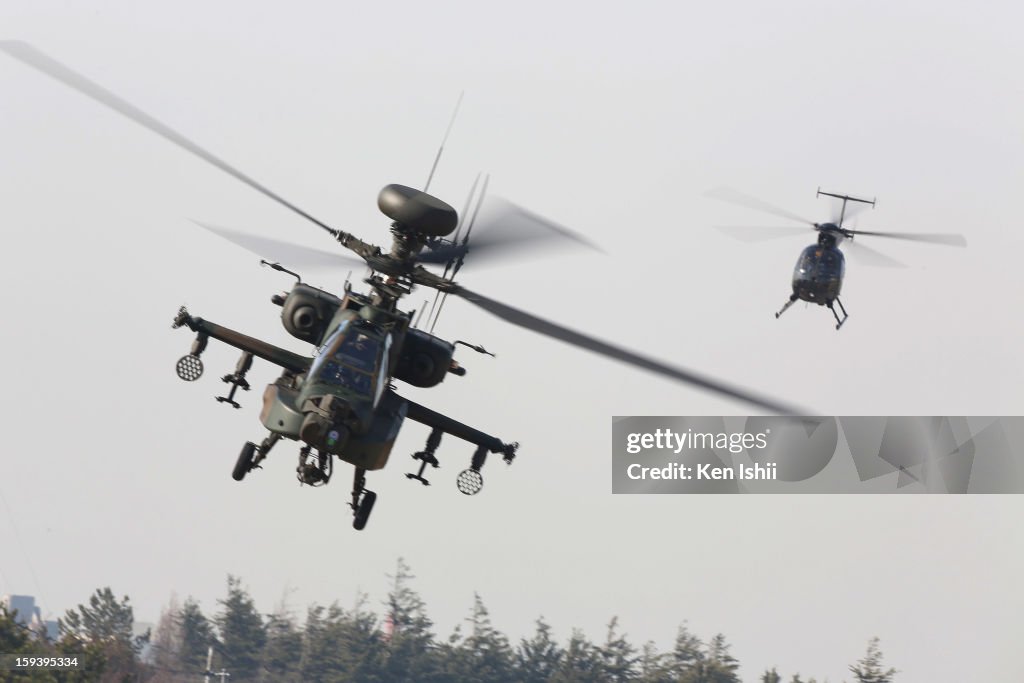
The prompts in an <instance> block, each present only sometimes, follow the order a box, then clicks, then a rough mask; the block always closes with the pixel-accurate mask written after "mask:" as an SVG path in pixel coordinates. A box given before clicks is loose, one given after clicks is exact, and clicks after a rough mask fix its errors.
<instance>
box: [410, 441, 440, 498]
mask: <svg viewBox="0 0 1024 683" xmlns="http://www.w3.org/2000/svg"><path fill="white" fill-rule="evenodd" d="M442 434H444V430H443V429H441V428H439V427H435V428H434V429H432V430H431V431H430V436H428V437H427V446H426V450H422V451H419V452H418V453H413V456H412V459H413V460H422V461H423V463H422V464H421V465H420V471H419V472H417V473H416V474H413V473H412V472H408V473H406V475H405V476H406V477H408V478H409V479H415V480H416V481H418V482H420V483H421V484H423V485H424V486H430V482H429V481H427V479H426V477H424V476H423V470H425V469H427V465H431V466H433V467H440V466H441V463H439V462H438V461H437V458H436V457H434V452H435V451H437V447H438V446H439V445H441V435H442Z"/></svg>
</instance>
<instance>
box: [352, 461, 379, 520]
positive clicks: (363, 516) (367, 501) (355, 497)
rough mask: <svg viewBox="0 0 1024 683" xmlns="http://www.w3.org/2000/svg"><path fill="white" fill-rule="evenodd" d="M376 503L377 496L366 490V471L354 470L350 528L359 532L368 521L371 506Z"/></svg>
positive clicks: (358, 468) (371, 509) (359, 468)
mask: <svg viewBox="0 0 1024 683" xmlns="http://www.w3.org/2000/svg"><path fill="white" fill-rule="evenodd" d="M376 502H377V494H376V493H374V492H373V491H368V490H366V470H365V469H363V468H362V467H357V468H356V473H355V477H354V479H353V482H352V502H351V503H349V507H351V508H352V516H353V519H352V527H353V528H355V529H356V530H357V531H361V530H362V529H363V528H364V527H365V526H366V522H367V521H368V520H369V519H370V512H372V511H373V504H374V503H376Z"/></svg>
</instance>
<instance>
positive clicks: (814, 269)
mask: <svg viewBox="0 0 1024 683" xmlns="http://www.w3.org/2000/svg"><path fill="white" fill-rule="evenodd" d="M845 270H846V260H845V259H844V258H843V253H842V252H841V251H839V250H838V249H836V248H834V247H823V246H821V245H818V244H814V245H811V246H809V247H807V248H806V249H804V250H803V252H802V253H801V254H800V258H799V259H798V260H797V263H796V268H795V269H794V272H793V279H794V280H832V279H842V277H843V273H844V271H845Z"/></svg>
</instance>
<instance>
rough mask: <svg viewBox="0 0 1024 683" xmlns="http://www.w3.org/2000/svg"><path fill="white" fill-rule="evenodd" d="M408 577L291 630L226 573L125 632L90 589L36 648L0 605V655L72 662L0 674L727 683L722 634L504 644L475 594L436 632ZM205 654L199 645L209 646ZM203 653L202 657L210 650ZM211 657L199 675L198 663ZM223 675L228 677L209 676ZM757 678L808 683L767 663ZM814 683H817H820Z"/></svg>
mask: <svg viewBox="0 0 1024 683" xmlns="http://www.w3.org/2000/svg"><path fill="white" fill-rule="evenodd" d="M414 578H415V577H414V576H413V575H412V573H411V572H410V569H409V567H408V565H406V564H405V562H404V561H402V560H401V559H399V560H398V563H397V568H396V571H395V573H394V574H393V575H389V579H390V590H389V592H388V595H387V600H386V602H385V604H384V609H383V613H382V614H378V613H376V612H375V611H374V610H372V609H370V607H369V604H368V602H369V601H368V598H367V596H365V595H360V596H358V598H357V600H356V601H355V604H354V605H353V606H352V607H351V608H343V607H341V606H339V605H338V603H336V602H335V603H333V604H331V605H329V606H323V605H312V606H310V607H309V608H307V610H306V615H305V620H304V623H301V624H300V623H299V620H298V619H296V618H295V617H294V616H293V615H292V614H290V613H289V612H288V611H287V610H286V608H284V607H283V606H282V607H281V608H279V609H278V610H277V611H275V612H274V613H272V614H267V615H264V614H261V613H260V612H259V611H258V610H257V609H256V606H255V603H254V602H253V600H252V597H251V596H250V595H249V594H248V592H247V591H246V590H245V589H244V588H243V587H242V584H241V581H240V580H239V579H238V578H237V577H234V576H228V580H227V595H226V597H225V598H224V599H222V600H218V606H219V609H218V611H217V612H216V613H215V614H213V615H210V616H208V615H206V614H204V612H203V611H202V609H201V608H200V606H199V603H198V602H197V601H196V600H194V599H193V598H191V597H189V598H186V599H185V600H184V602H179V601H178V600H177V599H176V598H172V599H171V602H170V604H169V605H168V606H167V607H166V608H165V609H164V611H163V613H162V614H161V617H160V620H159V623H158V624H157V625H156V627H155V628H154V629H152V631H151V632H150V633H147V634H144V635H142V636H135V635H133V631H132V628H133V623H134V614H133V610H132V607H131V603H130V601H129V599H128V597H127V596H125V597H123V598H121V599H120V600H118V599H117V598H116V596H115V595H114V593H113V592H112V591H111V590H110V588H102V589H99V590H97V591H96V592H95V593H94V594H93V595H92V596H91V597H90V598H89V601H88V603H85V604H81V605H78V607H76V608H75V609H72V610H68V611H67V612H66V613H65V615H64V617H63V618H61V619H60V620H59V632H60V637H59V639H58V640H57V641H56V642H49V641H47V640H46V639H45V637H40V636H39V635H37V634H33V633H32V632H31V631H30V630H29V629H28V628H27V627H25V626H23V625H22V624H21V623H19V622H18V621H17V620H16V618H15V615H12V614H8V613H6V612H5V611H3V610H0V653H9V654H18V655H23V656H37V657H38V656H47V657H76V658H77V659H78V668H76V669H73V670H64V671H52V670H46V671H43V670H39V671H19V672H3V671H0V680H8V679H7V678H3V677H4V676H10V677H11V678H10V679H9V680H11V681H32V682H34V683H51V682H52V683H80V682H81V683H94V682H98V683H129V682H132V683H139V682H146V683H192V682H194V681H202V680H204V677H205V676H210V678H209V679H208V680H210V681H223V680H227V681H230V683H271V682H273V683H402V682H406V681H408V682H410V683H412V682H415V683H420V682H424V683H624V682H627V681H628V682H630V683H740V680H741V679H740V678H739V675H738V673H737V672H738V670H739V666H740V664H739V661H738V660H737V659H736V658H735V657H733V655H732V654H731V653H730V646H729V643H728V642H727V640H726V637H725V636H724V635H723V634H716V635H714V636H712V637H711V638H709V639H707V640H702V639H701V638H699V637H698V636H697V635H695V634H694V633H692V632H691V631H690V629H689V627H688V626H687V625H686V624H685V623H683V624H682V625H680V626H679V628H678V631H677V633H676V638H675V641H674V644H673V647H672V648H671V650H668V651H660V650H659V649H658V648H657V647H656V646H655V644H654V643H653V642H647V643H645V644H643V645H642V646H639V647H638V646H637V645H634V644H633V643H631V642H630V641H629V640H628V639H627V638H626V635H625V634H624V633H622V631H621V630H620V628H619V624H618V620H617V619H616V618H612V619H611V621H610V622H609V623H608V625H607V628H606V631H605V636H604V639H603V641H599V642H592V641H591V640H590V639H588V638H587V637H586V636H585V635H584V633H583V632H582V631H581V630H579V629H574V630H573V631H572V634H571V635H570V637H569V638H568V640H567V641H565V642H564V643H560V642H559V641H558V640H557V639H556V638H555V637H554V635H553V634H552V630H551V627H550V626H549V625H548V624H547V623H546V622H545V621H544V619H543V618H538V619H537V621H536V627H535V630H534V632H533V634H532V635H530V636H529V637H526V638H522V639H520V640H519V642H518V643H515V644H513V643H512V642H511V641H510V639H509V638H508V637H507V636H506V635H505V634H503V633H501V632H500V631H499V630H498V629H496V628H495V627H494V626H493V625H492V624H491V619H490V616H489V614H488V612H487V608H486V607H485V606H484V602H483V600H482V599H481V598H480V596H479V595H475V594H474V598H473V604H472V606H471V608H470V611H469V616H468V617H467V618H466V619H465V622H464V625H460V626H458V627H456V628H455V630H454V631H453V632H452V633H451V635H449V636H448V637H447V638H440V637H438V636H437V635H436V634H435V633H434V630H433V622H432V621H431V620H430V618H429V617H428V616H427V610H426V605H425V604H424V602H423V600H422V599H421V598H420V596H419V595H418V594H417V593H416V591H415V590H414V589H413V588H412V580H413V579H414ZM211 649H212V650H211ZM211 651H212V659H211V658H210V654H211ZM208 662H209V663H210V667H209V669H207V663H208ZM849 670H850V673H851V675H852V679H851V683H893V681H894V676H895V674H896V671H895V670H894V669H891V668H888V669H887V668H885V667H884V666H883V664H882V652H881V648H880V645H879V642H878V639H877V638H875V639H872V640H871V641H870V642H869V643H868V647H867V652H866V653H865V654H864V656H863V657H861V659H860V660H858V661H857V662H856V663H855V664H853V665H851V666H850V667H849ZM221 672H224V673H226V674H230V677H226V676H225V677H223V678H222V677H220V676H219V674H220V673H221ZM757 681H758V682H759V683H819V682H818V681H817V680H816V679H814V678H810V677H808V678H802V677H801V675H800V674H798V673H793V674H791V677H790V678H786V679H784V678H783V676H782V675H781V674H779V673H778V672H777V671H776V669H775V668H772V669H768V670H765V671H764V672H763V673H762V674H760V676H759V677H758V678H757ZM820 683H826V682H825V681H821V682H820Z"/></svg>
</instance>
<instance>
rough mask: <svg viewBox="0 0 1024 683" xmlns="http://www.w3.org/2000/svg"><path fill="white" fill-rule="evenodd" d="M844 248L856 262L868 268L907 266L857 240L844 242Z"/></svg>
mask: <svg viewBox="0 0 1024 683" xmlns="http://www.w3.org/2000/svg"><path fill="white" fill-rule="evenodd" d="M843 246H844V247H845V249H846V252H847V253H848V254H849V255H850V256H851V257H852V258H854V259H855V260H857V261H858V262H860V263H863V264H864V265H866V266H876V267H879V268H906V267H907V264H905V263H903V262H901V261H897V260H896V259H894V258H891V257H889V256H886V255H885V254H883V253H882V252H880V251H878V250H877V249H872V248H871V247H869V246H867V245H866V244H861V243H860V242H857V241H855V240H846V241H845V242H843Z"/></svg>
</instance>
